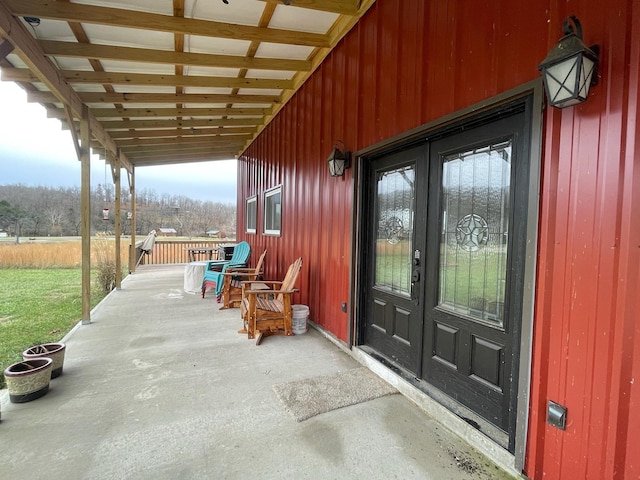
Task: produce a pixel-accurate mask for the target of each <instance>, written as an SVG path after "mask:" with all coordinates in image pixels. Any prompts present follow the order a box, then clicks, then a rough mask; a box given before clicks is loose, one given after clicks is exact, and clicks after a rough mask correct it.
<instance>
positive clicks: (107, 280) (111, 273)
mask: <svg viewBox="0 0 640 480" xmlns="http://www.w3.org/2000/svg"><path fill="white" fill-rule="evenodd" d="M114 250H115V246H114V243H113V242H112V241H110V240H109V239H107V238H106V237H105V236H104V235H100V234H98V236H97V237H96V239H95V240H94V241H93V264H94V265H93V267H94V270H95V272H96V283H97V284H98V286H99V287H100V288H101V289H102V291H103V292H105V293H108V292H110V291H111V290H113V289H114V288H115V286H116V261H115V253H114Z"/></svg>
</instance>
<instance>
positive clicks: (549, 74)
mask: <svg viewBox="0 0 640 480" xmlns="http://www.w3.org/2000/svg"><path fill="white" fill-rule="evenodd" d="M562 33H563V34H564V37H562V38H561V39H560V41H559V42H558V44H557V45H556V46H555V47H553V49H552V50H551V51H550V52H549V55H547V58H545V59H544V60H543V61H542V63H541V64H540V65H538V70H540V71H541V72H542V79H543V81H544V88H545V90H546V92H547V100H548V101H549V103H550V104H551V105H552V106H554V107H558V108H565V107H570V106H572V105H577V104H578V103H582V102H584V101H585V100H586V99H587V97H588V96H589V89H590V88H591V85H595V84H596V83H597V82H598V50H599V49H598V46H597V45H594V46H592V47H591V48H588V47H586V46H585V44H584V43H582V26H581V25H580V20H578V19H577V18H576V17H575V16H574V15H571V16H569V17H567V18H565V19H564V21H563V22H562Z"/></svg>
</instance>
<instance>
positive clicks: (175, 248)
mask: <svg viewBox="0 0 640 480" xmlns="http://www.w3.org/2000/svg"><path fill="white" fill-rule="evenodd" d="M234 244H235V242H229V241H223V240H196V241H189V240H174V241H172V240H157V239H156V242H155V245H154V246H153V250H152V251H151V255H145V256H144V258H143V259H142V260H141V261H140V265H164V264H170V263H188V262H190V261H191V260H190V259H189V252H188V251H187V250H186V249H187V248H190V247H194V248H197V247H222V246H225V245H234ZM141 245H142V241H140V242H136V262H137V261H138V259H139V258H140V255H141V254H142V252H141V250H140V246H141ZM217 258H218V257H217V252H216V251H214V252H213V259H214V260H215V259H217ZM206 259H208V257H204V256H201V257H200V258H196V260H206ZM134 264H135V262H134Z"/></svg>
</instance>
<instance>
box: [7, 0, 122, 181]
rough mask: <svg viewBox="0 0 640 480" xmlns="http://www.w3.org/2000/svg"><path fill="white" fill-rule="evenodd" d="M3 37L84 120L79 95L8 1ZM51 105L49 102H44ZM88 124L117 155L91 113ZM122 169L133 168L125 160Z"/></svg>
mask: <svg viewBox="0 0 640 480" xmlns="http://www.w3.org/2000/svg"><path fill="white" fill-rule="evenodd" d="M0 36H2V37H4V38H6V39H7V40H9V42H10V43H11V44H12V45H13V47H14V48H15V50H16V53H17V55H18V56H19V57H20V59H21V60H22V61H23V62H24V63H25V64H26V65H27V67H29V69H30V70H31V71H33V72H34V73H35V74H36V76H37V77H38V79H39V81H41V82H42V83H44V84H45V85H46V86H47V88H48V89H49V90H50V91H51V92H53V96H54V97H55V99H56V100H55V102H56V103H57V102H59V103H61V104H63V105H68V106H69V108H70V109H71V111H72V112H73V113H74V115H75V116H76V117H77V118H82V116H83V108H84V104H83V102H82V100H81V99H80V97H79V96H78V94H77V93H76V92H75V91H74V90H73V88H71V86H70V85H69V84H68V83H67V82H66V81H65V80H64V79H63V78H62V77H61V76H60V74H59V73H58V69H57V68H56V66H55V65H54V64H53V63H52V62H51V60H49V59H48V58H46V57H45V54H44V52H43V51H42V48H41V47H40V45H39V44H38V42H36V40H35V39H34V38H33V36H32V35H31V34H30V33H29V32H28V31H27V29H26V27H25V26H24V25H23V24H22V22H20V21H19V20H17V19H16V18H15V17H14V16H13V14H12V12H11V10H10V9H9V7H8V6H7V3H6V0H0ZM45 103H49V102H45ZM88 122H89V127H90V129H89V130H90V131H91V133H92V134H93V135H94V137H95V138H96V139H97V140H98V141H99V142H100V143H101V144H102V145H104V146H105V148H107V149H108V150H110V151H112V152H115V151H116V150H117V147H116V145H115V142H114V141H113V140H112V139H111V137H109V135H108V134H107V133H106V132H105V131H104V129H103V128H102V127H101V126H100V124H99V123H98V121H97V120H96V118H95V117H94V116H93V115H91V113H89V114H88ZM123 160H124V162H123V166H124V167H125V168H130V167H131V165H130V164H129V163H128V162H127V161H126V158H124V159H123Z"/></svg>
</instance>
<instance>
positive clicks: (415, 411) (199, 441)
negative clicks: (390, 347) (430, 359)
mask: <svg viewBox="0 0 640 480" xmlns="http://www.w3.org/2000/svg"><path fill="white" fill-rule="evenodd" d="M183 268H184V266H181V265H163V266H145V267H141V268H140V269H139V270H138V271H137V272H136V273H135V274H132V275H129V276H128V277H127V278H126V279H125V280H124V281H123V285H122V289H121V290H116V291H113V292H112V293H111V294H110V295H109V296H108V297H107V298H106V299H105V300H104V301H103V302H102V303H101V304H100V305H98V306H97V307H96V308H95V309H94V311H93V312H92V323H91V324H89V325H79V326H78V327H76V328H75V329H74V330H73V331H72V332H71V333H70V334H69V335H68V336H67V338H66V339H65V342H66V344H67V356H66V361H65V367H64V374H63V375H62V376H61V377H59V378H57V379H54V380H52V382H51V389H50V391H49V393H48V394H47V395H45V396H44V397H42V398H40V399H38V400H35V401H32V402H29V403H25V404H11V403H9V401H8V395H7V394H6V391H5V392H3V393H2V394H0V399H1V402H2V403H1V406H2V421H1V422H0V436H1V437H2V448H1V449H0V465H1V467H0V472H1V476H2V477H3V478H45V477H46V478H68V479H129V478H136V479H146V478H153V479H250V478H261V479H271V478H273V479H276V478H277V479H289V478H291V479H294V478H295V479H298V478H308V479H314V478H318V479H329V478H332V479H338V478H339V479H345V478H346V479H348V478H367V479H388V478H403V479H412V478H415V479H422V480H424V479H442V478H449V479H472V478H473V479H477V478H496V470H495V468H494V467H493V466H491V467H489V466H488V465H489V463H490V462H489V461H488V460H486V459H485V458H484V457H482V456H481V455H479V454H478V453H476V452H474V451H472V450H471V449H470V448H469V447H468V446H467V444H466V443H464V442H463V441H462V440H460V438H458V437H457V436H455V435H454V434H452V433H450V432H449V431H448V430H447V429H446V428H444V427H442V426H441V425H440V424H438V423H437V422H435V421H434V420H433V419H431V418H430V417H428V416H427V415H426V414H425V413H424V412H423V411H422V410H421V409H419V408H418V407H417V406H416V405H415V404H414V403H413V402H411V401H409V400H408V399H407V398H405V397H404V396H402V395H399V394H396V395H389V396H385V397H381V398H377V399H375V400H371V401H368V402H365V403H360V404H357V405H352V406H349V407H345V408H341V409H337V410H333V411H331V412H328V413H323V414H321V415H318V416H315V417H313V418H310V419H308V420H305V421H302V422H296V421H295V420H294V419H293V417H291V415H290V414H289V413H288V412H287V411H285V409H284V408H283V406H282V404H281V403H280V400H279V399H278V398H277V397H276V396H275V394H274V391H273V388H272V387H273V385H275V384H279V383H284V382H288V381H291V380H295V379H303V378H307V377H313V376H318V375H325V374H331V373H335V372H338V371H342V370H346V369H352V368H356V367H359V366H360V364H359V363H357V362H356V361H355V360H354V358H353V357H352V356H351V355H350V354H349V353H348V352H346V351H345V350H344V349H342V348H340V347H339V346H338V345H336V344H334V343H333V342H332V341H329V340H328V339H327V338H326V337H325V336H324V335H322V334H321V333H320V332H318V331H316V330H314V329H309V332H308V333H306V334H304V335H296V336H294V337H270V338H268V339H266V340H265V342H264V343H263V344H262V345H260V346H259V347H256V346H255V344H254V342H253V341H250V340H247V338H246V336H243V335H239V334H238V333H237V330H238V328H240V326H241V323H240V319H239V314H238V311H237V310H226V311H219V310H218V305H217V304H216V302H215V300H214V298H213V295H209V296H207V297H206V298H205V299H202V298H201V297H200V296H199V295H190V294H186V293H184V292H183V291H182V283H183V282H182V280H183V276H182V274H183ZM485 475H486V476H485Z"/></svg>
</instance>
